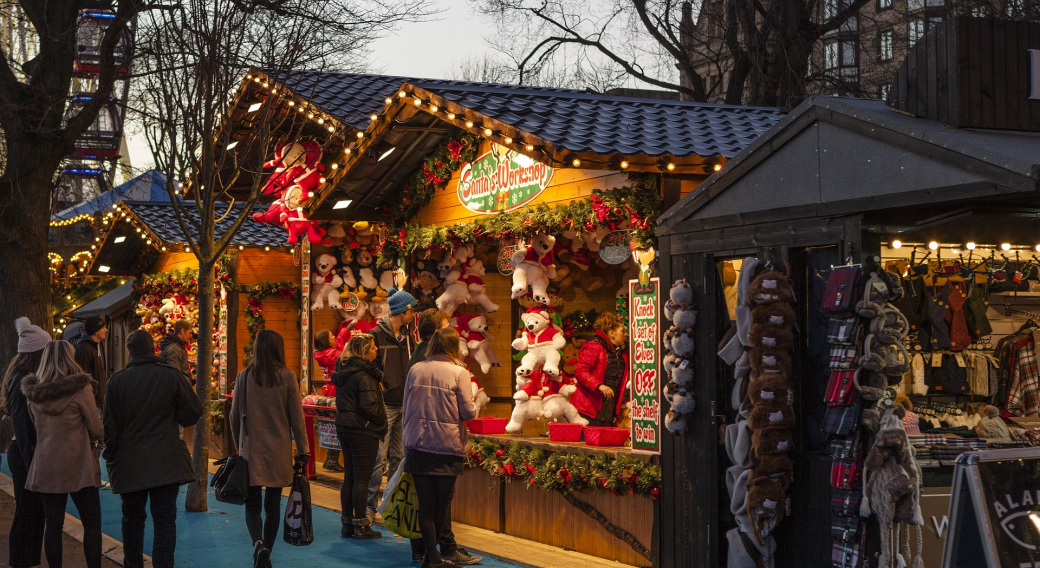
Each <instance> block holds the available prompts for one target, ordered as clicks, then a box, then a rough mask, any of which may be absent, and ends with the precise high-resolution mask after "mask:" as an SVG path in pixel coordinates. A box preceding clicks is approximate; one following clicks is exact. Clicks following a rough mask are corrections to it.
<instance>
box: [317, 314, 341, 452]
mask: <svg viewBox="0 0 1040 568" xmlns="http://www.w3.org/2000/svg"><path fill="white" fill-rule="evenodd" d="M332 341H333V339H332V332H331V331H329V330H327V329H323V330H321V331H319V332H318V333H316V334H315V335H314V360H315V361H317V362H318V365H319V366H320V367H321V374H322V377H323V378H324V379H325V386H323V387H322V388H321V395H322V396H330V397H332V398H335V397H336V385H334V384H332V371H334V370H336V359H338V358H339V354H340V353H342V352H343V348H342V347H339V346H336V345H333V344H332ZM322 467H324V468H325V469H326V470H328V471H334V472H341V471H343V466H341V465H339V450H329V453H328V457H326V458H325V463H324V464H323V465H322Z"/></svg>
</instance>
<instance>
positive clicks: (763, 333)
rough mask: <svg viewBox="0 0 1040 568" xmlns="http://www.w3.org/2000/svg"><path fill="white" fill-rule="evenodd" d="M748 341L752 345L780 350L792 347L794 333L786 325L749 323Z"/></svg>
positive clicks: (787, 349)
mask: <svg viewBox="0 0 1040 568" xmlns="http://www.w3.org/2000/svg"><path fill="white" fill-rule="evenodd" d="M748 341H749V343H750V344H751V345H752V346H756V345H759V346H762V347H767V348H770V349H778V350H780V351H790V350H791V349H794V333H792V332H791V329H790V328H788V327H786V326H779V325H772V324H769V325H763V324H759V323H753V324H751V329H750V330H749V332H748Z"/></svg>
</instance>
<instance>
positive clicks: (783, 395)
mask: <svg viewBox="0 0 1040 568" xmlns="http://www.w3.org/2000/svg"><path fill="white" fill-rule="evenodd" d="M747 395H748V398H749V399H750V401H751V404H753V405H755V406H758V405H760V404H773V403H775V402H778V401H783V402H787V403H788V404H790V403H791V398H792V395H793V391H792V390H791V383H790V382H789V381H788V380H787V375H785V374H783V373H760V374H758V375H754V376H753V377H752V378H751V382H750V384H748V388H747Z"/></svg>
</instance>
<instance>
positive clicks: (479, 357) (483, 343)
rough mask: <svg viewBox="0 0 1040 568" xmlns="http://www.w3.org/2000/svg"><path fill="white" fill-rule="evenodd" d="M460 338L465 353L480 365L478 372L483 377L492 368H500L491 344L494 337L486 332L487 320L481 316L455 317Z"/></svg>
mask: <svg viewBox="0 0 1040 568" xmlns="http://www.w3.org/2000/svg"><path fill="white" fill-rule="evenodd" d="M457 317H458V322H459V326H458V329H459V331H460V336H461V337H462V338H464V340H465V342H466V350H465V351H466V352H467V353H468V354H470V355H473V359H474V360H476V362H477V364H478V365H480V371H481V372H482V373H484V374H485V375H486V374H487V373H488V371H490V370H491V368H492V367H501V366H502V364H501V363H499V362H498V357H496V356H495V349H494V348H493V347H492V346H491V342H492V341H494V340H495V336H493V335H491V332H489V331H488V322H487V318H485V317H484V316H482V315H467V316H461V315H460V316H457Z"/></svg>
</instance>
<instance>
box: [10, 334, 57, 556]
mask: <svg viewBox="0 0 1040 568" xmlns="http://www.w3.org/2000/svg"><path fill="white" fill-rule="evenodd" d="M14 325H15V328H16V329H17V330H18V353H17V355H15V356H14V358H12V359H11V362H10V364H8V365H7V372H5V373H4V383H3V389H0V411H2V413H3V414H5V415H7V416H10V417H11V422H12V425H13V426H14V439H13V440H11V445H10V446H8V448H7V463H8V465H9V466H10V467H11V479H12V481H14V500H15V505H14V519H13V520H12V521H11V534H10V537H9V538H8V562H9V563H10V565H11V566H12V567H13V568H30V567H31V566H39V565H40V553H41V552H42V550H43V527H44V518H43V498H42V497H41V496H40V494H39V493H36V492H35V491H27V490H26V489H25V480H26V478H28V476H29V467H30V466H31V465H32V457H33V452H34V451H35V450H36V428H35V427H34V426H33V422H32V418H31V417H30V416H29V401H28V400H26V399H25V394H24V393H22V379H23V378H24V377H25V376H26V375H28V374H31V373H35V372H36V369H37V368H38V367H39V366H40V360H41V359H42V358H43V348H44V347H46V346H47V344H48V343H50V342H51V336H50V335H48V334H47V332H46V331H43V330H42V329H40V327H39V326H35V325H32V324H30V323H29V318H18V320H17V321H15V324H14Z"/></svg>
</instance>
